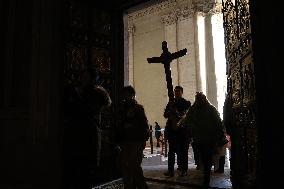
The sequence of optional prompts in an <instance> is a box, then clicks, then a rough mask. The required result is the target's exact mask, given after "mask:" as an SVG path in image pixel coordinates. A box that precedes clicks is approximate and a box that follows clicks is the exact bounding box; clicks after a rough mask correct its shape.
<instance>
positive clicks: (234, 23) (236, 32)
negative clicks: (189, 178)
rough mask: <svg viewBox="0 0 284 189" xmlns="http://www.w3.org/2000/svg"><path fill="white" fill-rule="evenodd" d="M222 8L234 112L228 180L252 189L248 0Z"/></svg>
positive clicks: (252, 98) (253, 127)
mask: <svg viewBox="0 0 284 189" xmlns="http://www.w3.org/2000/svg"><path fill="white" fill-rule="evenodd" d="M222 4H223V17H224V19H223V20H224V29H225V44H226V59H227V75H228V79H229V80H231V88H230V87H229V88H228V90H227V93H228V94H229V95H231V96H232V99H233V107H232V108H233V110H234V123H233V125H234V126H233V127H232V128H231V130H232V133H231V135H232V136H231V139H232V143H236V144H237V146H236V147H235V148H232V149H231V150H232V154H234V155H233V157H232V161H231V169H232V172H234V174H231V176H232V180H233V187H234V188H253V186H254V185H255V182H256V179H255V178H256V168H257V125H256V108H255V106H256V102H255V92H256V91H255V74H254V62H253V58H252V55H253V52H252V39H251V31H250V30H251V28H250V27H251V26H250V13H249V0H223V2H222ZM236 141H241V142H236ZM239 159H242V161H238V160H239ZM240 162H242V163H240Z"/></svg>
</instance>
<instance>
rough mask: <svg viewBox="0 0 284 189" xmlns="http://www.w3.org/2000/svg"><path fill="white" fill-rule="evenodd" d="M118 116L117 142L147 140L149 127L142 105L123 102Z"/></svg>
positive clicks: (134, 102)
mask: <svg viewBox="0 0 284 189" xmlns="http://www.w3.org/2000/svg"><path fill="white" fill-rule="evenodd" d="M119 116H120V119H119V127H118V132H117V133H118V136H117V140H118V142H123V141H147V140H148V138H149V125H148V120H147V117H146V114H145V111H144V108H143V106H142V105H140V104H138V103H137V101H135V100H133V101H127V102H124V103H123V104H122V109H121V110H120V113H119Z"/></svg>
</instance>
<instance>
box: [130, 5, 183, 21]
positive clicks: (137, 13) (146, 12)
mask: <svg viewBox="0 0 284 189" xmlns="http://www.w3.org/2000/svg"><path fill="white" fill-rule="evenodd" d="M177 1H178V0H169V1H164V2H162V3H159V4H157V5H153V6H150V7H147V8H145V9H142V10H139V11H135V12H133V13H130V14H128V20H129V21H130V22H133V21H134V20H136V19H138V18H141V17H144V16H147V15H151V14H157V13H159V12H161V11H162V10H165V9H170V8H173V7H176V6H177Z"/></svg>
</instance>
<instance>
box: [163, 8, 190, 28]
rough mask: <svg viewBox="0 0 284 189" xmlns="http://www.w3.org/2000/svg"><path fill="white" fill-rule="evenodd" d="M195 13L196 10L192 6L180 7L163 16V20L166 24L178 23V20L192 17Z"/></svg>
mask: <svg viewBox="0 0 284 189" xmlns="http://www.w3.org/2000/svg"><path fill="white" fill-rule="evenodd" d="M193 13H194V10H193V9H192V8H189V7H188V6H186V7H182V8H178V9H176V10H174V11H172V12H171V13H169V14H166V15H163V16H161V22H162V23H163V24H165V25H171V24H174V23H176V22H177V21H178V20H179V21H180V20H186V19H188V18H190V17H191V16H192V15H193Z"/></svg>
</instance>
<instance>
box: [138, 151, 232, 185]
mask: <svg viewBox="0 0 284 189" xmlns="http://www.w3.org/2000/svg"><path fill="white" fill-rule="evenodd" d="M144 155H145V158H143V163H142V168H143V172H144V176H145V178H146V179H147V182H148V185H149V189H175V188H176V189H178V188H182V189H183V188H189V189H195V188H200V187H201V183H202V179H203V174H202V171H200V170H196V166H195V164H194V160H193V157H192V149H190V150H189V164H188V165H189V171H188V175H187V176H184V177H181V176H179V172H178V171H177V170H176V172H175V176H174V177H167V176H164V172H166V171H167V158H166V157H164V156H163V155H161V153H159V148H154V149H153V153H152V154H151V150H150V148H146V149H145V151H144ZM212 169H213V168H212ZM210 186H211V187H216V188H226V189H231V188H232V184H231V181H230V168H229V166H228V162H227V163H226V164H225V171H224V173H223V174H222V173H214V172H213V170H212V174H211V180H210Z"/></svg>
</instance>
